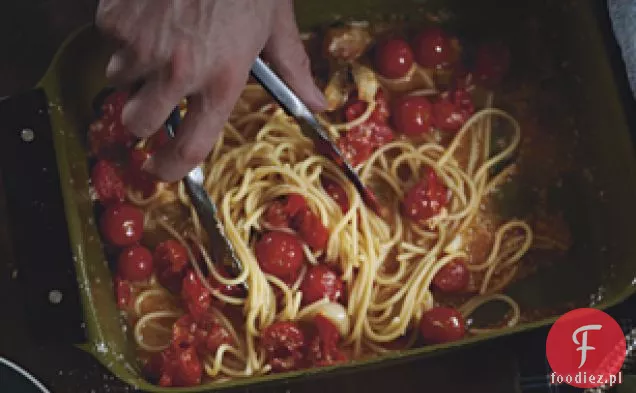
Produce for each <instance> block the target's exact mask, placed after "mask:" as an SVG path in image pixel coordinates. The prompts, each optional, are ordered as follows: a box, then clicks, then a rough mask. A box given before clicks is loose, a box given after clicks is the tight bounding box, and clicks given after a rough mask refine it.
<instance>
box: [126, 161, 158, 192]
mask: <svg viewBox="0 0 636 393" xmlns="http://www.w3.org/2000/svg"><path fill="white" fill-rule="evenodd" d="M149 158H150V152H149V151H148V150H146V149H132V150H131V151H130V156H129V159H128V170H127V171H126V175H127V182H128V184H130V186H131V187H132V188H134V189H136V190H138V191H141V192H142V194H143V195H144V197H146V198H148V197H150V196H151V195H152V194H154V193H155V191H156V189H157V183H158V182H157V180H156V178H155V177H154V176H153V175H152V174H150V173H149V172H146V171H145V170H144V169H143V165H144V164H145V163H146V161H147V160H148V159H149Z"/></svg>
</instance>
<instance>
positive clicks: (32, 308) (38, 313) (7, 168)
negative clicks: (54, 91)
mask: <svg viewBox="0 0 636 393" xmlns="http://www.w3.org/2000/svg"><path fill="white" fill-rule="evenodd" d="M0 119H2V122H0V185H2V186H3V188H4V194H5V197H6V212H7V214H6V217H7V220H6V222H7V225H8V229H9V230H8V233H9V237H10V240H11V241H12V242H11V244H12V246H13V248H12V251H13V255H14V257H15V266H16V269H15V270H14V274H13V276H15V277H14V280H13V282H12V283H10V286H13V287H14V288H15V290H16V291H20V292H21V293H20V295H21V296H16V295H13V296H14V298H13V300H11V301H20V300H22V301H24V305H23V307H24V309H25V313H24V315H25V318H26V320H25V321H15V323H23V324H26V326H28V328H29V329H30V330H31V332H30V333H31V336H32V337H33V339H34V340H35V341H38V342H42V343H52V342H54V343H57V344H59V343H72V344H79V343H84V342H86V334H85V331H84V330H85V329H84V323H83V313H82V308H81V303H80V300H79V299H80V297H79V288H78V284H77V279H76V275H75V268H74V264H73V254H72V252H71V247H70V240H69V235H68V229H67V223H66V218H65V214H64V202H63V199H62V193H61V188H60V176H59V172H58V168H57V161H56V155H55V150H54V146H53V135H52V131H51V125H50V121H49V114H48V100H47V96H46V93H45V92H44V90H42V89H35V90H32V91H29V92H26V93H22V94H19V95H16V96H12V97H9V98H6V99H4V100H2V101H0ZM0 192H1V190H0ZM0 221H5V220H0ZM2 260H5V258H2ZM18 287H19V288H18Z"/></svg>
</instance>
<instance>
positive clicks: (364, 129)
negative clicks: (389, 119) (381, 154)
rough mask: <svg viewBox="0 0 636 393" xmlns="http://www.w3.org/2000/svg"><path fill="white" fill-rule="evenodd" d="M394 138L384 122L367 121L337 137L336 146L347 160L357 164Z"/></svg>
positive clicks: (354, 164)
mask: <svg viewBox="0 0 636 393" xmlns="http://www.w3.org/2000/svg"><path fill="white" fill-rule="evenodd" d="M393 139H395V136H394V134H393V130H392V129H391V127H389V126H388V125H386V124H384V123H378V122H374V121H369V122H366V123H363V124H361V125H359V126H357V127H353V128H352V129H351V130H349V131H348V132H347V133H346V134H345V135H343V136H342V137H340V139H338V142H337V144H338V148H339V149H340V151H341V152H342V153H343V155H344V156H345V158H346V159H347V161H348V162H349V163H350V164H351V165H353V166H357V165H359V164H361V163H363V162H364V161H366V160H367V159H368V158H369V157H370V156H371V154H373V152H374V151H375V150H376V149H378V148H379V147H381V146H384V145H385V144H387V143H389V142H391V141H392V140H393Z"/></svg>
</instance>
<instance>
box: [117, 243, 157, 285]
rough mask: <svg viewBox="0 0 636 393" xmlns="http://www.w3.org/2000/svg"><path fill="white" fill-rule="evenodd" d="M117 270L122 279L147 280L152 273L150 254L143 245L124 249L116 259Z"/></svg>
mask: <svg viewBox="0 0 636 393" xmlns="http://www.w3.org/2000/svg"><path fill="white" fill-rule="evenodd" d="M117 272H118V273H119V275H120V276H121V277H122V278H123V279H124V280H130V281H143V280H147V279H148V278H150V276H151V275H152V254H151V253H150V251H148V249H147V248H146V247H143V246H137V245H134V246H130V247H128V248H126V249H124V250H123V251H122V252H121V254H119V259H118V260H117Z"/></svg>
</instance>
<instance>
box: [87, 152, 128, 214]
mask: <svg viewBox="0 0 636 393" xmlns="http://www.w3.org/2000/svg"><path fill="white" fill-rule="evenodd" d="M91 183H92V184H93V187H94V188H95V193H96V194H97V199H99V201H100V202H101V203H103V204H104V205H108V204H111V203H117V202H123V201H124V199H125V197H126V191H125V189H124V180H123V179H122V177H121V175H120V173H119V170H118V168H117V167H116V166H115V165H113V164H112V163H110V162H109V161H106V160H99V161H97V163H96V164H95V166H94V167H93V169H92V170H91Z"/></svg>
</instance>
